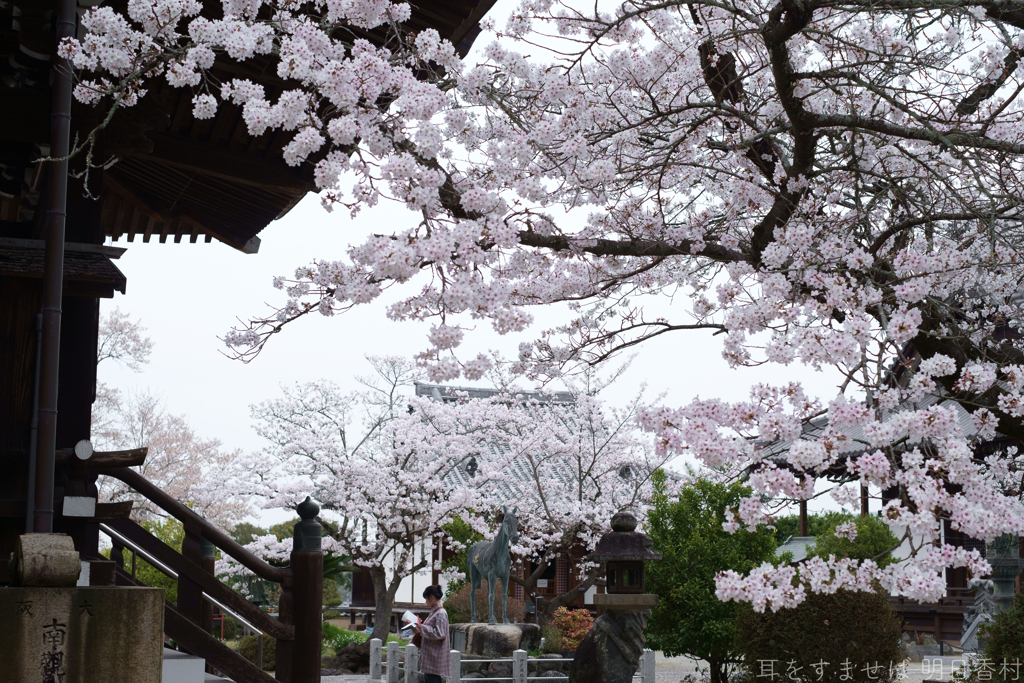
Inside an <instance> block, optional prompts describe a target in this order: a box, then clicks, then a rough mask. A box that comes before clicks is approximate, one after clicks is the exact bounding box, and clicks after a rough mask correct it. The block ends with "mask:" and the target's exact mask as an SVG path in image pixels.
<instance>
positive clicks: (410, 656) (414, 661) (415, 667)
mask: <svg viewBox="0 0 1024 683" xmlns="http://www.w3.org/2000/svg"><path fill="white" fill-rule="evenodd" d="M419 670H420V651H419V650H418V649H416V646H415V645H413V644H412V643H409V644H408V645H406V646H405V683H416V672H417V671H419Z"/></svg>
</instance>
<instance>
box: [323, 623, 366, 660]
mask: <svg viewBox="0 0 1024 683" xmlns="http://www.w3.org/2000/svg"><path fill="white" fill-rule="evenodd" d="M323 634H324V645H325V646H327V647H328V648H329V649H331V650H334V652H335V653H337V652H338V651H339V650H341V649H342V648H344V647H345V646H346V645H348V644H349V643H365V642H366V640H367V639H368V638H369V637H370V634H369V633H367V632H366V631H349V630H346V629H343V628H338V627H337V626H335V625H334V624H328V623H324V625H323Z"/></svg>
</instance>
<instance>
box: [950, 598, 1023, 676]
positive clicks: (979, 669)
mask: <svg viewBox="0 0 1024 683" xmlns="http://www.w3.org/2000/svg"><path fill="white" fill-rule="evenodd" d="M980 636H981V637H980V640H982V641H984V643H985V650H984V656H983V657H978V658H973V659H970V660H968V662H967V666H965V667H963V668H962V669H959V670H958V671H957V672H956V673H955V674H954V675H953V680H954V681H967V682H969V683H974V682H975V681H993V683H996V682H998V683H1003V682H1004V681H1014V680H1019V676H1020V669H1019V668H1018V666H1019V665H1020V664H1024V593H1017V596H1016V597H1015V598H1014V600H1013V607H1012V608H1011V609H1008V610H1007V611H1005V612H1000V613H999V614H996V615H995V617H994V619H993V621H992V622H991V623H990V624H986V625H984V626H982V627H981V629H980ZM1003 662H1006V665H1005V667H1004V665H1003Z"/></svg>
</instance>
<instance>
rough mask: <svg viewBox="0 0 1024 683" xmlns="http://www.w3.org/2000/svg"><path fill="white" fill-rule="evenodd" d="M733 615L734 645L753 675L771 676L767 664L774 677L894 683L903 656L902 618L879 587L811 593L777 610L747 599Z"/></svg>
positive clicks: (828, 682) (827, 682)
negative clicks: (756, 605)
mask: <svg viewBox="0 0 1024 683" xmlns="http://www.w3.org/2000/svg"><path fill="white" fill-rule="evenodd" d="M737 620H738V623H737V626H738V628H737V637H736V640H737V649H738V650H739V651H740V652H741V653H742V655H743V661H744V668H745V669H746V671H747V673H748V674H749V675H751V676H752V677H757V676H760V677H761V678H758V679H757V680H766V678H767V677H768V676H770V673H769V671H768V669H767V667H769V666H770V667H771V669H772V673H774V674H775V676H774V678H775V679H777V680H779V679H781V680H793V681H803V682H805V683H812V682H817V681H824V682H825V683H839V682H840V681H850V680H853V681H867V680H873V681H879V682H880V683H892V682H894V681H897V680H899V676H900V671H899V670H900V668H901V666H902V662H903V660H904V659H906V649H905V647H904V645H903V643H902V641H901V640H900V637H901V633H902V623H901V621H900V619H899V618H898V617H897V616H896V613H895V612H893V609H892V606H891V605H890V604H889V601H888V599H887V598H886V596H885V595H883V594H882V593H880V592H879V593H874V592H869V593H863V592H853V591H847V590H840V591H837V592H836V593H835V594H832V595H825V594H821V593H809V594H808V595H807V598H806V599H805V600H804V601H803V602H802V603H800V605H799V606H797V607H795V608H790V609H780V610H779V611H778V612H772V611H771V610H767V609H766V610H765V611H764V612H763V613H758V612H755V611H754V610H753V608H751V607H750V606H749V605H746V606H744V607H743V608H742V609H741V610H740V611H739V614H738V616H737ZM822 662H824V666H822V665H821V664H820V663H822ZM819 671H820V672H821V673H820V674H819Z"/></svg>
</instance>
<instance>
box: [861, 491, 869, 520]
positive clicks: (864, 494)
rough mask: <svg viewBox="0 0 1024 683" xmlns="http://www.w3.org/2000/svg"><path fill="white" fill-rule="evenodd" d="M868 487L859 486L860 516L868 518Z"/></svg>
mask: <svg viewBox="0 0 1024 683" xmlns="http://www.w3.org/2000/svg"><path fill="white" fill-rule="evenodd" d="M868 514H869V513H868V485H867V484H861V485H860V516H861V517H867V516H868Z"/></svg>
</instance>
